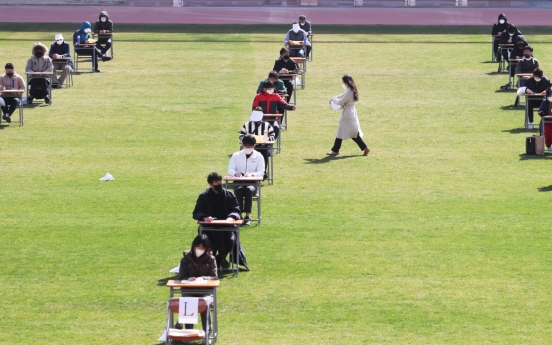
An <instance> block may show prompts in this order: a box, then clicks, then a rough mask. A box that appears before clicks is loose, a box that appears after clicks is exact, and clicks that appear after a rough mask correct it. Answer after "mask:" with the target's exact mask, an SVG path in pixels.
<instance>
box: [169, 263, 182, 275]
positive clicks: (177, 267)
mask: <svg viewBox="0 0 552 345" xmlns="http://www.w3.org/2000/svg"><path fill="white" fill-rule="evenodd" d="M169 272H170V273H176V274H178V273H180V264H178V266H176V267H175V268H173V269H172V270H170V271H169Z"/></svg>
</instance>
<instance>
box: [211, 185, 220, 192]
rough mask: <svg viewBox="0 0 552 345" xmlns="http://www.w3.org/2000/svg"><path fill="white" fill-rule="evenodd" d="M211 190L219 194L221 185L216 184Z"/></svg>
mask: <svg viewBox="0 0 552 345" xmlns="http://www.w3.org/2000/svg"><path fill="white" fill-rule="evenodd" d="M213 188H214V189H215V191H217V192H219V193H220V192H222V184H217V185H216V186H213Z"/></svg>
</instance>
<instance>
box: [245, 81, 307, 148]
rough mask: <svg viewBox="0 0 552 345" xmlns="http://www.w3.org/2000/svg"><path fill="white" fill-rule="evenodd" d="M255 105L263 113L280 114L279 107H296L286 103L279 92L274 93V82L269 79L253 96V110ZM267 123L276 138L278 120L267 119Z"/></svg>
mask: <svg viewBox="0 0 552 345" xmlns="http://www.w3.org/2000/svg"><path fill="white" fill-rule="evenodd" d="M257 107H261V110H262V111H263V113H264V114H280V109H285V110H295V109H296V107H295V106H294V105H289V104H287V102H286V101H284V99H283V98H282V97H281V96H280V95H279V94H277V93H274V84H272V82H270V81H267V82H265V83H264V84H263V91H261V92H260V93H259V94H257V96H255V99H254V100H253V107H252V109H253V110H255V108H257ZM269 123H270V124H271V125H272V127H274V135H275V137H276V138H278V134H279V133H280V126H279V125H278V121H277V120H273V121H269Z"/></svg>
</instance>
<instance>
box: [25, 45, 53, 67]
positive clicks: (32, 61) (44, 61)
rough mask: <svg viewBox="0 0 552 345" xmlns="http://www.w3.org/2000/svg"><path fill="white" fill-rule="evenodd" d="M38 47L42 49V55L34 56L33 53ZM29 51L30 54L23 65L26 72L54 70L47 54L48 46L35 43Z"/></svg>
mask: <svg viewBox="0 0 552 345" xmlns="http://www.w3.org/2000/svg"><path fill="white" fill-rule="evenodd" d="M39 48H40V49H42V51H43V52H44V55H43V56H41V57H36V55H35V53H36V51H37V50H38V49H39ZM31 52H32V56H31V57H30V58H29V60H27V66H26V67H25V71H26V72H52V71H53V70H54V65H53V64H52V59H50V57H49V56H48V48H46V46H45V45H44V44H42V43H40V42H38V43H35V44H34V45H33V49H32V51H31Z"/></svg>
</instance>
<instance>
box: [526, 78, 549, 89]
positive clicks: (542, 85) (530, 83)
mask: <svg viewBox="0 0 552 345" xmlns="http://www.w3.org/2000/svg"><path fill="white" fill-rule="evenodd" d="M524 86H525V87H526V88H527V89H529V90H531V91H533V92H534V93H541V92H544V91H546V90H547V89H548V88H549V87H550V79H548V78H546V77H544V76H543V77H542V79H541V80H540V81H539V82H538V83H537V82H536V81H535V78H533V77H531V78H529V79H527V80H526V81H525V85H524ZM526 93H527V91H526Z"/></svg>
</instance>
